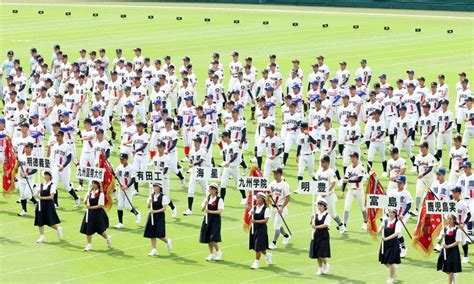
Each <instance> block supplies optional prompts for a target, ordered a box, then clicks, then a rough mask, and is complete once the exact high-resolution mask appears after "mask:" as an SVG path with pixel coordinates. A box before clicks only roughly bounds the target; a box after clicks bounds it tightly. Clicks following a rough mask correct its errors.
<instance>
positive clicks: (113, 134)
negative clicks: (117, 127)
mask: <svg viewBox="0 0 474 284" xmlns="http://www.w3.org/2000/svg"><path fill="white" fill-rule="evenodd" d="M115 137H117V133H115V131H112V140H115Z"/></svg>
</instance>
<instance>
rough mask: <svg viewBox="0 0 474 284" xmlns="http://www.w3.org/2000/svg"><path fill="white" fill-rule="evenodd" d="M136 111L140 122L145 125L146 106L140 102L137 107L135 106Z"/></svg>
mask: <svg viewBox="0 0 474 284" xmlns="http://www.w3.org/2000/svg"><path fill="white" fill-rule="evenodd" d="M135 108H136V109H137V115H139V116H140V122H142V123H146V105H145V102H141V103H140V104H139V105H137V106H135Z"/></svg>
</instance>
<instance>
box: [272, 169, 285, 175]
mask: <svg viewBox="0 0 474 284" xmlns="http://www.w3.org/2000/svg"><path fill="white" fill-rule="evenodd" d="M273 173H278V174H280V175H282V174H283V169H282V168H276V169H275V170H274V171H273Z"/></svg>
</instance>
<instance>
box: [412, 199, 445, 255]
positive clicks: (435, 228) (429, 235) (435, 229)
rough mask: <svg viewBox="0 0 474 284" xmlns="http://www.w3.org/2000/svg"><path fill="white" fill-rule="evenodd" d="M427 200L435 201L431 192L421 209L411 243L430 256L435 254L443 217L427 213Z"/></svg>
mask: <svg viewBox="0 0 474 284" xmlns="http://www.w3.org/2000/svg"><path fill="white" fill-rule="evenodd" d="M426 200H435V197H434V195H433V194H432V193H431V191H428V193H427V194H426V197H425V199H424V201H423V208H421V212H420V215H419V217H418V224H417V225H416V228H415V232H414V233H413V240H412V242H411V243H412V245H413V247H415V249H416V250H418V251H419V252H420V253H421V254H423V255H424V256H429V255H430V254H431V253H432V252H433V248H434V241H435V240H436V237H437V236H438V234H439V231H440V230H441V220H442V217H441V214H427V213H426V202H425V201H426Z"/></svg>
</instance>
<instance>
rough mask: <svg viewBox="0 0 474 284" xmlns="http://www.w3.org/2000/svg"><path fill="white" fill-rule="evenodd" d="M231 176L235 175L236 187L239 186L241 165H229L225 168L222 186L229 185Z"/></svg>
mask: <svg viewBox="0 0 474 284" xmlns="http://www.w3.org/2000/svg"><path fill="white" fill-rule="evenodd" d="M229 177H233V178H234V181H235V187H236V189H239V188H238V182H239V178H240V172H239V166H238V165H237V166H229V167H227V168H224V170H223V171H222V178H221V188H226V187H227V182H228V181H229Z"/></svg>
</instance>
